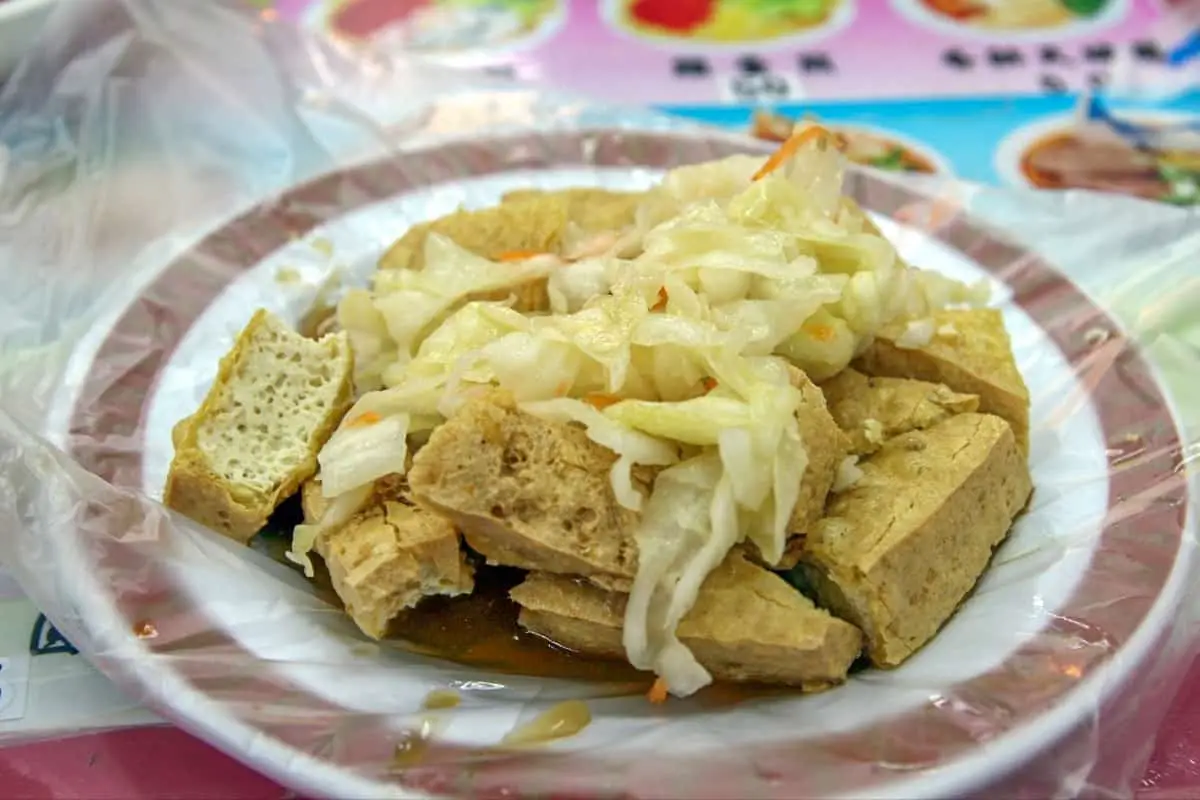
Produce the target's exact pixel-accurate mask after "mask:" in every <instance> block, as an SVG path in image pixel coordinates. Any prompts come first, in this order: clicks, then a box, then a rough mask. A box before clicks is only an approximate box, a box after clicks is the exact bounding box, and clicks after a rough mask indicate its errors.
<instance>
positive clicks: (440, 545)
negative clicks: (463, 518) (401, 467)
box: [316, 500, 475, 639]
mask: <svg viewBox="0 0 1200 800" xmlns="http://www.w3.org/2000/svg"><path fill="white" fill-rule="evenodd" d="M316 550H317V552H318V553H319V554H320V556H321V557H322V558H323V559H324V560H325V564H326V566H327V567H328V568H329V576H330V578H331V580H332V582H333V588H334V591H335V592H337V595H338V597H340V598H341V599H342V602H343V603H345V605H346V611H347V612H348V613H349V614H350V616H351V618H352V619H353V620H354V622H355V623H356V624H357V625H358V627H359V628H360V629H361V630H362V632H363V633H365V634H367V635H368V636H370V637H371V638H373V639H379V638H382V637H383V635H384V634H385V633H386V631H387V625H388V622H390V621H391V620H392V618H394V617H395V616H396V615H397V614H399V613H400V612H401V611H403V610H404V609H408V608H412V607H414V606H416V605H417V604H418V603H419V602H420V601H421V600H422V599H424V598H425V597H429V596H432V595H448V596H455V595H460V594H469V593H470V592H471V591H472V590H473V589H474V586H475V584H474V580H473V575H474V571H473V569H472V567H471V565H470V564H469V563H468V562H467V560H466V557H465V555H464V553H463V550H462V547H461V543H460V541H459V538H458V532H457V531H456V530H455V529H454V526H453V525H452V524H450V522H448V521H447V520H444V519H442V518H441V517H438V516H436V515H434V514H430V513H428V512H427V511H424V510H423V509H419V508H414V507H412V506H411V505H409V504H406V503H403V502H400V501H394V500H388V501H385V502H383V503H380V504H378V505H374V506H372V507H371V508H370V509H369V510H367V511H366V512H364V513H362V514H360V515H359V516H357V517H355V518H354V519H352V520H351V521H350V522H348V523H346V524H345V525H343V526H341V527H340V528H337V529H335V530H333V531H331V532H328V533H326V534H323V535H321V536H319V537H318V538H317V542H316Z"/></svg>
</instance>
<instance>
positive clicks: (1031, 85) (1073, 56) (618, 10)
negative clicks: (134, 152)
mask: <svg viewBox="0 0 1200 800" xmlns="http://www.w3.org/2000/svg"><path fill="white" fill-rule="evenodd" d="M1167 5H1169V3H1167V2H1160V0H278V2H277V6H276V8H277V11H278V13H280V14H281V15H283V16H286V17H290V18H293V19H297V20H300V21H302V22H303V23H305V24H308V25H311V26H314V27H316V28H320V29H322V30H325V31H327V32H331V33H333V34H335V35H340V36H346V37H350V38H364V39H365V38H371V39H374V40H376V41H378V42H382V43H384V45H385V46H386V45H387V44H388V43H394V45H395V46H397V47H406V48H411V49H414V50H417V51H420V52H423V53H427V54H429V55H432V56H435V57H439V58H444V59H446V60H449V61H452V62H453V61H459V62H464V61H466V62H475V63H485V64H490V65H492V66H493V67H496V68H499V69H511V70H512V71H513V72H514V73H515V74H516V75H517V76H519V77H522V78H526V79H531V80H540V81H545V82H547V83H549V84H553V85H555V86H557V87H559V88H562V89H568V90H575V91H577V92H580V93H581V94H584V95H586V96H589V97H594V98H597V99H602V100H610V101H618V102H625V103H635V104H654V105H697V104H726V103H744V102H780V101H789V100H790V101H797V100H815V101H821V100H854V99H868V98H870V99H896V98H912V97H921V98H929V97H961V96H979V95H994V94H1044V93H1064V92H1071V91H1078V90H1081V89H1084V88H1087V87H1089V86H1092V85H1096V84H1097V83H1100V82H1102V81H1103V80H1104V79H1105V75H1106V74H1107V73H1108V71H1109V70H1110V68H1111V67H1112V65H1113V64H1115V63H1117V62H1125V63H1129V64H1133V65H1137V66H1139V67H1140V68H1142V69H1153V68H1154V67H1155V65H1157V64H1160V63H1161V60H1162V52H1163V47H1164V39H1169V38H1170V36H1171V30H1170V26H1169V25H1165V24H1164V22H1163V20H1164V9H1165V7H1166V6H1167Z"/></svg>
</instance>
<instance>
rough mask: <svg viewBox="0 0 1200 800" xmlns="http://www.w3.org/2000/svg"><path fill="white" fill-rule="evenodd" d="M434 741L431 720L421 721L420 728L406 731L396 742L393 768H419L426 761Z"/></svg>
mask: <svg viewBox="0 0 1200 800" xmlns="http://www.w3.org/2000/svg"><path fill="white" fill-rule="evenodd" d="M432 739H433V724H432V723H431V722H430V721H429V720H421V724H420V726H419V727H417V728H415V729H413V730H409V731H404V733H402V734H401V735H400V738H399V740H397V742H396V750H395V752H393V753H392V764H391V766H392V768H393V769H396V770H405V769H409V768H411V767H415V766H418V765H419V764H420V763H421V762H422V761H424V760H425V755H426V754H427V753H428V752H429V743H430V741H431V740H432Z"/></svg>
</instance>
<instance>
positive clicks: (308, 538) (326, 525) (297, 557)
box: [284, 484, 374, 578]
mask: <svg viewBox="0 0 1200 800" xmlns="http://www.w3.org/2000/svg"><path fill="white" fill-rule="evenodd" d="M373 490H374V484H367V485H365V486H360V487H358V488H357V489H352V490H351V491H348V492H346V493H344V494H341V495H339V496H338V497H336V498H335V499H334V500H332V501H331V502H330V503H329V505H328V506H326V508H325V513H324V514H322V515H321V518H320V519H319V520H317V521H316V522H313V523H308V524H304V525H297V526H296V529H295V530H294V531H293V532H292V546H291V549H289V550H288V551H287V552H286V553H284V556H285V557H286V558H287V559H288V561H291V562H292V563H294V564H299V565H300V566H302V567H304V574H305V575H306V576H307V577H309V578H311V577H312V576H313V574H314V572H313V563H312V559H310V558H309V557H308V554H309V553H311V552H312V549H313V547H315V546H316V544H317V539H318V538H320V537H321V536H323V535H325V534H327V533H329V532H330V531H332V530H334V529H335V528H339V527H341V526H342V525H344V524H346V523H347V522H349V521H350V518H351V517H353V516H354V515H355V514H357V513H358V512H359V510H360V509H362V507H363V506H364V505H365V504H366V502H367V500H368V499H370V497H371V492H372V491H373Z"/></svg>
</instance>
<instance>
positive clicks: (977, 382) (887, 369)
mask: <svg viewBox="0 0 1200 800" xmlns="http://www.w3.org/2000/svg"><path fill="white" fill-rule="evenodd" d="M932 318H933V324H934V329H935V330H936V331H938V333H937V335H935V336H934V337H933V339H931V340H930V342H929V343H928V344H927V345H925V346H923V347H916V348H907V347H901V346H900V345H898V344H897V341H898V340H900V338H901V337H902V336H903V334H904V331H905V329H906V323H905V322H896V323H893V324H891V325H888V326H886V327H885V328H884V329H883V330H882V331H880V332H879V334H878V335H877V336H876V338H875V341H874V343H872V344H871V345H870V347H868V348H867V350H866V351H865V352H864V353H863V354H862V355H861V356H860V357H859V358H858V359H857V361H856V362H855V366H856V367H857V368H858V369H859V370H860V371H862V372H865V373H866V374H867V375H875V376H879V377H894V378H912V379H916V380H923V381H931V382H933V383H943V384H945V385H946V386H948V387H949V388H950V389H952V390H954V391H955V392H961V393H963V394H974V395H978V397H979V410H980V411H981V412H983V413H985V414H995V415H996V416H998V417H1002V418H1004V419H1006V420H1008V422H1009V424H1010V425H1012V428H1013V433H1014V434H1015V435H1016V437H1017V443H1018V444H1019V445H1020V447H1021V451H1022V452H1024V453H1028V452H1029V389H1028V388H1027V387H1026V386H1025V380H1024V378H1022V377H1021V373H1020V371H1019V370H1018V369H1017V364H1016V361H1015V360H1014V358H1013V352H1012V342H1011V341H1010V340H1009V337H1008V331H1007V330H1006V329H1005V327H1004V318H1003V316H1001V314H1000V312H999V311H998V310H997V309H994V308H974V309H968V310H948V311H939V312H937V313H935V314H933V317H932Z"/></svg>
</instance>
